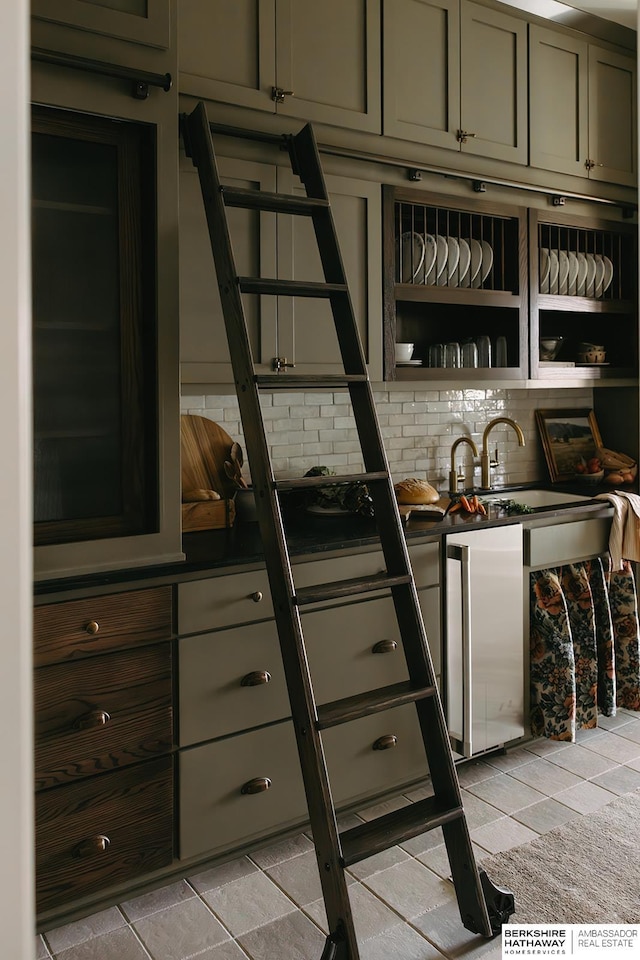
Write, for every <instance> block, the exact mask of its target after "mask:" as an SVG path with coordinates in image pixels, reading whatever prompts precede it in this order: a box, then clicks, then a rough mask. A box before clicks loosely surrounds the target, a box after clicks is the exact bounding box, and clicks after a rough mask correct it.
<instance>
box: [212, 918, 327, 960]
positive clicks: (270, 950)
mask: <svg viewBox="0 0 640 960" xmlns="http://www.w3.org/2000/svg"><path fill="white" fill-rule="evenodd" d="M238 939H239V941H240V946H242V947H243V948H244V949H245V950H246V951H247V953H248V954H249V956H250V957H251V958H252V960H301V958H302V957H304V958H307V957H319V956H320V955H321V954H322V950H323V949H324V945H325V940H326V936H325V934H324V933H322V932H321V931H320V930H318V928H317V927H316V925H315V924H314V923H312V922H311V920H309V919H308V917H305V915H304V914H303V913H300V912H299V911H296V912H295V913H289V914H287V916H285V917H280V918H279V919H278V920H274V921H273V922H272V923H268V924H266V925H264V926H262V927H258V928H257V929H255V930H251V931H250V932H248V933H245V934H243V935H242V936H241V937H239V938H238ZM194 960H199V958H194Z"/></svg>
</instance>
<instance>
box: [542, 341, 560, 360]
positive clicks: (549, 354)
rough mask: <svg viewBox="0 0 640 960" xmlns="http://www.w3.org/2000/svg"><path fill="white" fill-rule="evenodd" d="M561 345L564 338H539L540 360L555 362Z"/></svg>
mask: <svg viewBox="0 0 640 960" xmlns="http://www.w3.org/2000/svg"><path fill="white" fill-rule="evenodd" d="M563 343H564V337H540V359H541V360H555V358H556V357H557V356H558V352H559V350H560V347H561V346H562V344H563Z"/></svg>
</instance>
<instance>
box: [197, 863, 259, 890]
mask: <svg viewBox="0 0 640 960" xmlns="http://www.w3.org/2000/svg"><path fill="white" fill-rule="evenodd" d="M257 872H258V868H257V867H256V865H255V863H252V862H251V860H249V858H248V857H240V859H238V860H230V861H229V863H222V864H220V866H219V867H212V868H211V869H210V870H203V871H202V872H201V873H196V874H193V875H192V876H190V877H187V879H188V881H189V883H190V884H191V886H192V887H194V888H195V889H196V890H197V891H198V893H207V892H208V891H209V890H215V889H216V887H224V886H225V884H227V883H233V882H234V880H240V879H241V878H242V877H247V876H249V875H250V874H252V873H257Z"/></svg>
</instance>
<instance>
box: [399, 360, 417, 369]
mask: <svg viewBox="0 0 640 960" xmlns="http://www.w3.org/2000/svg"><path fill="white" fill-rule="evenodd" d="M421 366H422V360H397V361H396V367H421Z"/></svg>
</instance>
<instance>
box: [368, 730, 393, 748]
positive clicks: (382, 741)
mask: <svg viewBox="0 0 640 960" xmlns="http://www.w3.org/2000/svg"><path fill="white" fill-rule="evenodd" d="M397 745H398V738H397V737H396V736H394V735H393V734H392V733H387V734H386V735H385V736H384V737H378V739H377V740H376V742H375V743H374V745H373V749H374V750H390V749H391V747H396V746H397Z"/></svg>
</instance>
